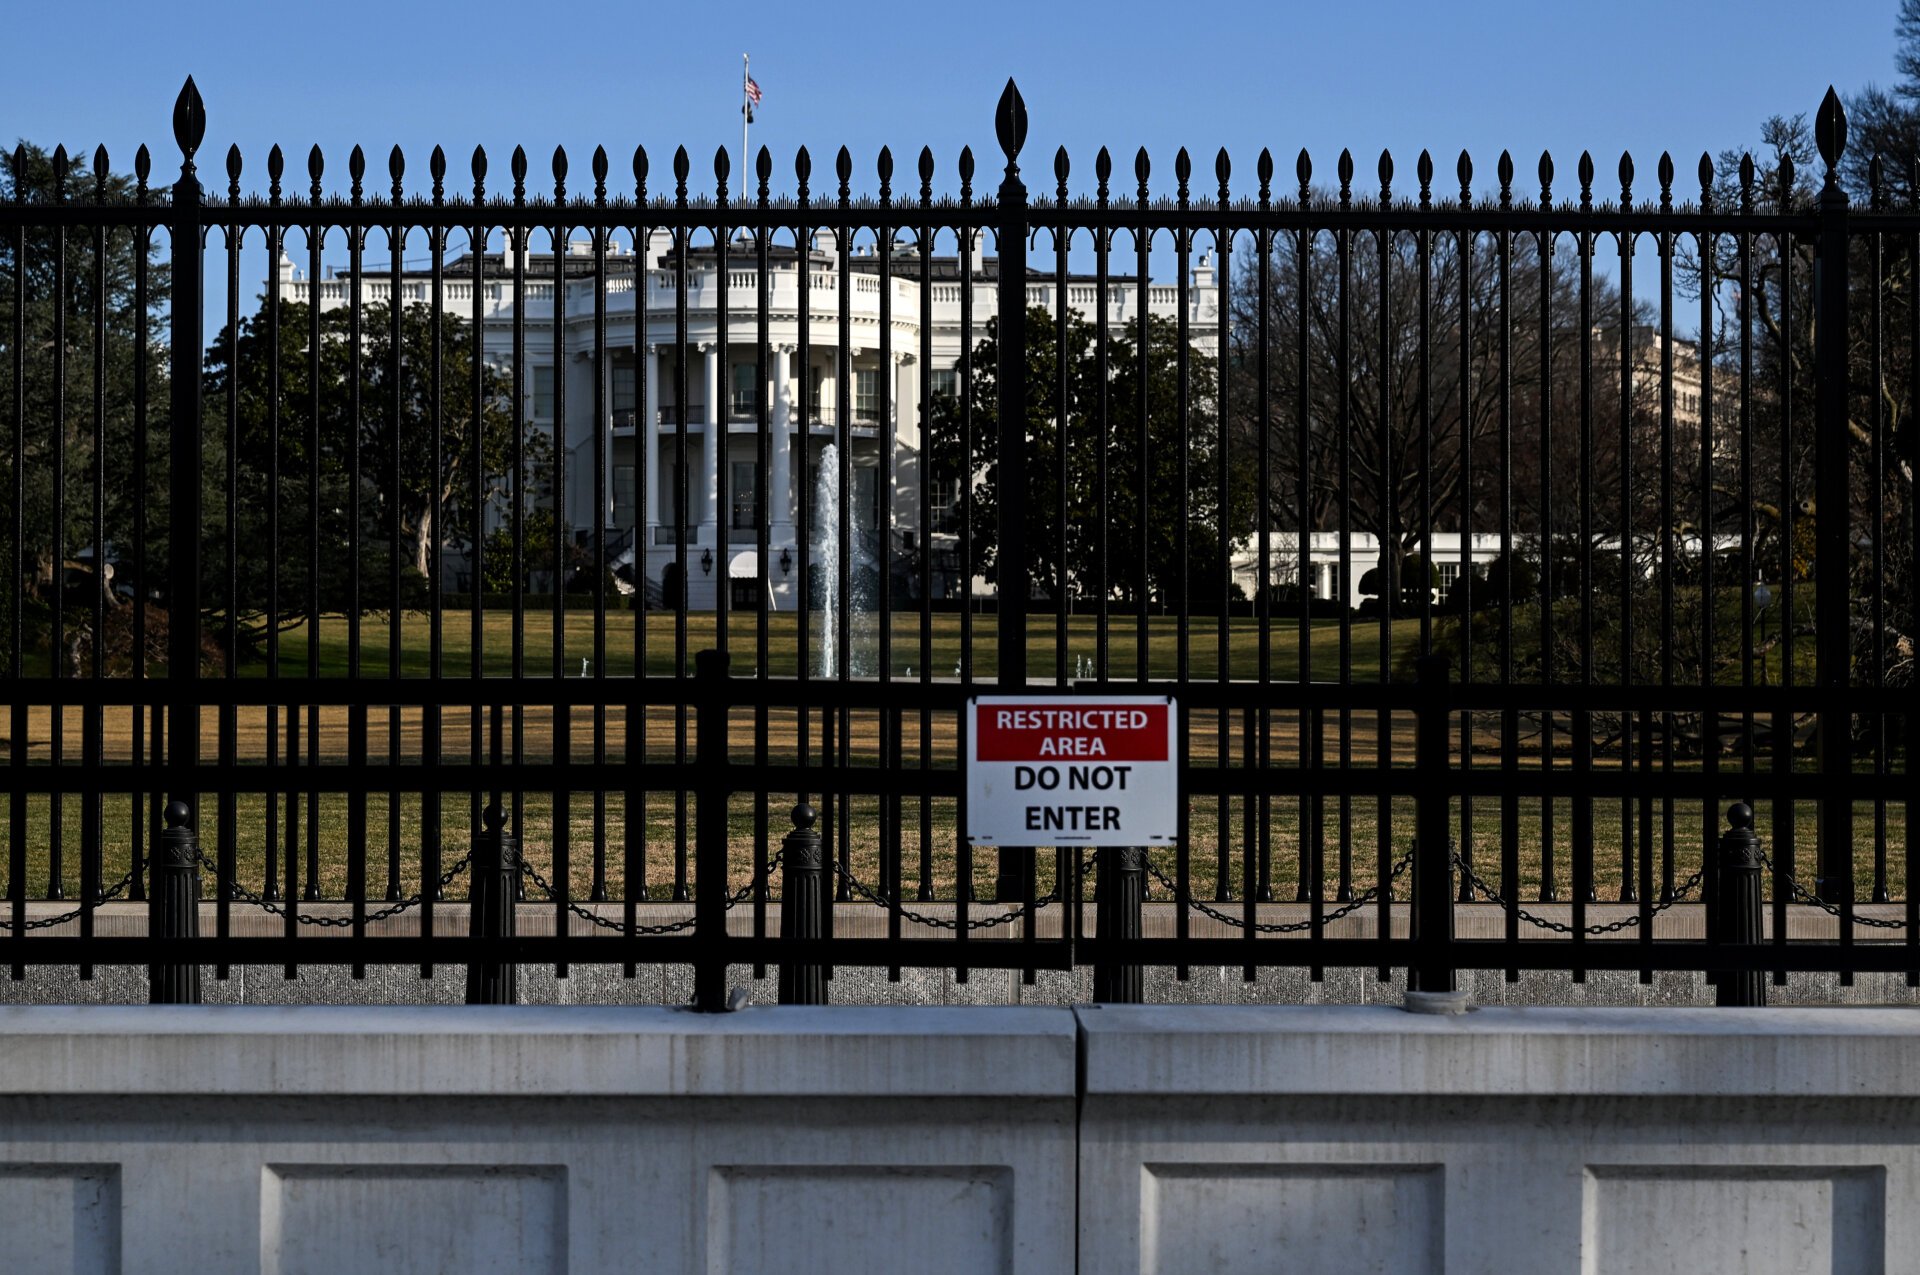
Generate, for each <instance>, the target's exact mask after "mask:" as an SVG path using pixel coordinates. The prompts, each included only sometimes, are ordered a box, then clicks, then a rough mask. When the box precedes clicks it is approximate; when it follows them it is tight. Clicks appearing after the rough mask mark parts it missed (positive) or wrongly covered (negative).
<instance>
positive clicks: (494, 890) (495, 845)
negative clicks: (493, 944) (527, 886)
mask: <svg viewBox="0 0 1920 1275" xmlns="http://www.w3.org/2000/svg"><path fill="white" fill-rule="evenodd" d="M482 819H483V820H484V824H485V826H484V827H482V829H481V830H480V832H479V833H477V834H476V835H475V836H474V839H473V869H472V886H471V889H470V891H469V894H468V898H469V900H470V907H471V911H470V913H469V915H468V919H467V934H468V935H469V936H470V937H472V938H476V939H510V938H512V937H513V936H514V906H513V905H514V883H515V880H516V878H518V877H519V875H520V841H519V838H517V837H515V836H514V835H513V834H512V833H511V832H508V831H507V827H506V825H507V813H506V811H504V810H502V809H501V808H500V803H499V802H498V801H495V802H494V803H493V804H492V805H490V806H488V807H487V810H486V813H485V814H484V815H483V816H482ZM519 999H520V977H519V966H517V965H515V964H514V963H513V961H512V960H511V959H510V958H509V959H506V960H500V959H496V958H494V957H492V956H489V957H488V958H486V959H484V960H474V961H471V962H469V963H468V965H467V1004H469V1005H513V1004H517V1003H518V1002H519Z"/></svg>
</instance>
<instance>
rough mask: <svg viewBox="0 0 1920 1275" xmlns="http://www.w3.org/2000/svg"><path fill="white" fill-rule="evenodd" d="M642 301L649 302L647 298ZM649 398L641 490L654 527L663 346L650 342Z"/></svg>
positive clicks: (643, 413) (644, 408)
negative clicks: (644, 475) (645, 483)
mask: <svg viewBox="0 0 1920 1275" xmlns="http://www.w3.org/2000/svg"><path fill="white" fill-rule="evenodd" d="M639 304H645V302H644V300H643V301H642V302H640V303H639ZM646 358H647V401H646V403H645V404H643V405H642V408H641V416H640V419H641V421H642V422H644V424H645V428H646V436H645V442H644V443H643V446H644V447H645V448H646V450H645V451H644V452H642V453H641V456H642V457H643V458H644V461H643V463H644V464H645V465H646V467H647V488H646V490H645V491H644V492H642V493H641V496H642V499H644V500H645V501H646V506H647V516H646V518H645V519H644V520H643V524H644V525H645V526H646V527H647V528H649V529H651V528H653V527H657V526H659V525H660V347H659V346H657V345H655V344H653V343H652V342H648V343H647V350H646ZM647 547H648V548H652V547H653V533H652V531H651V530H649V531H648V533H647Z"/></svg>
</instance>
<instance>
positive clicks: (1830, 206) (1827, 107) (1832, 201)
mask: <svg viewBox="0 0 1920 1275" xmlns="http://www.w3.org/2000/svg"><path fill="white" fill-rule="evenodd" d="M1814 132H1815V137H1816V140H1817V141H1818V143H1819V146H1820V157H1821V158H1822V159H1823V160H1825V161H1826V166H1827V172H1826V180H1825V183H1824V185H1823V186H1822V187H1821V191H1820V204H1819V218H1820V221H1819V239H1818V246H1817V251H1816V253H1815V256H1814V263H1813V294H1814V295H1813V305H1814V316H1813V343H1814V349H1813V363H1814V400H1813V408H1814V421H1813V426H1814V444H1813V454H1814V470H1815V478H1814V482H1815V484H1816V494H1815V498H1814V499H1815V510H1816V514H1815V519H1814V574H1815V579H1816V580H1817V581H1818V587H1817V589H1816V590H1815V594H1814V598H1815V608H1816V613H1815V627H1816V628H1817V630H1818V633H1819V636H1818V637H1817V639H1816V644H1817V645H1816V659H1817V668H1818V671H1817V673H1816V678H1817V685H1818V688H1819V701H1818V704H1819V715H1820V726H1819V730H1820V773H1821V778H1822V779H1823V780H1824V781H1825V783H1826V788H1825V790H1824V792H1823V795H1822V797H1821V799H1820V843H1819V844H1820V879H1819V892H1820V897H1821V898H1822V899H1824V900H1826V901H1827V902H1830V903H1838V904H1839V905H1840V907H1841V909H1842V917H1841V922H1840V941H1841V943H1842V944H1846V943H1850V942H1852V940H1853V799H1852V793H1851V791H1850V789H1849V788H1848V787H1847V784H1848V780H1849V778H1850V775H1851V772H1852V769H1853V740H1852V735H1853V719H1852V714H1851V712H1850V711H1849V709H1850V705H1849V702H1848V686H1849V684H1850V682H1851V680H1852V677H1851V664H1852V654H1853V651H1852V644H1853V633H1852V626H1851V615H1852V598H1851V597H1850V596H1849V592H1850V591H1849V575H1850V570H1849V568H1850V566H1851V558H1852V553H1853V546H1852V542H1851V532H1850V531H1849V527H1850V525H1851V522H1852V518H1851V513H1852V509H1851V505H1852V485H1851V483H1850V481H1849V473H1848V470H1849V464H1848V461H1849V457H1848V451H1849V446H1848V420H1847V338H1848V332H1847V305H1848V289H1847V283H1848V279H1847V249H1848V199H1847V192H1846V191H1845V190H1843V189H1842V188H1841V186H1840V182H1839V166H1840V159H1841V155H1842V154H1843V152H1844V151H1845V149H1846V145H1847V116H1846V110H1845V108H1844V107H1842V106H1841V104H1840V98H1839V96H1838V95H1837V94H1835V93H1834V91H1833V90H1832V89H1828V90H1827V96H1826V100H1825V101H1824V102H1822V103H1821V105H1820V112H1819V116H1818V118H1817V120H1816V123H1815V127H1814ZM1873 534H1874V535H1875V536H1876V537H1877V536H1879V535H1881V534H1882V533H1881V529H1880V528H1878V527H1876V528H1874V531H1873ZM1789 618H1790V617H1789Z"/></svg>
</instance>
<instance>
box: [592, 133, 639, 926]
mask: <svg viewBox="0 0 1920 1275" xmlns="http://www.w3.org/2000/svg"><path fill="white" fill-rule="evenodd" d="M610 238H611V231H610V227H609V226H608V225H607V152H606V148H605V147H595V148H594V152H593V395H592V403H593V483H592V492H593V525H592V530H591V532H590V533H589V534H590V536H591V538H592V539H591V544H592V546H593V560H592V565H591V566H590V567H589V570H591V571H592V572H593V575H592V580H593V680H594V690H595V695H594V697H593V764H594V765H595V766H596V767H599V766H604V765H606V764H607V692H606V677H607V525H608V523H609V522H611V521H612V518H613V511H612V510H611V509H609V508H608V506H607V498H608V492H607V464H608V457H607V449H608V444H609V441H610V440H609V439H608V434H609V433H610V432H611V431H612V429H613V418H612V416H611V414H610V412H609V409H608V404H607V244H608V240H609V239H610ZM636 282H637V280H636ZM644 305H646V296H645V293H644V292H641V291H639V290H636V291H635V293H634V307H635V313H636V315H637V314H638V311H639V308H640V307H642V306H644ZM635 414H636V415H638V413H637V411H636V413H635ZM634 436H635V437H636V438H637V437H638V436H639V435H638V432H637V431H636V433H635V435H634ZM633 552H634V553H635V555H636V556H635V558H634V561H635V563H636V564H638V563H640V562H641V561H643V559H642V558H640V557H639V556H638V555H639V547H638V545H634V546H633ZM638 580H639V577H638V576H636V582H637V581H638ZM636 596H638V595H636ZM635 623H639V614H638V608H635ZM639 673H640V670H638V669H636V670H635V676H638V675H639ZM587 898H588V899H590V900H591V901H592V902H595V903H605V902H606V901H607V790H606V789H605V788H603V787H601V786H600V785H599V784H598V783H596V784H595V785H594V789H593V880H592V882H591V883H590V884H589V885H588V887H587Z"/></svg>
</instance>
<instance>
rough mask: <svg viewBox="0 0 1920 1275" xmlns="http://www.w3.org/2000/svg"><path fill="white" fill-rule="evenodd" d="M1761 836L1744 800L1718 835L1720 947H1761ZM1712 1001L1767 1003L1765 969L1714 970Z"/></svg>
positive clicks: (1716, 904) (1716, 923) (1716, 914)
mask: <svg viewBox="0 0 1920 1275" xmlns="http://www.w3.org/2000/svg"><path fill="white" fill-rule="evenodd" d="M1761 888H1762V887H1761V881H1760V834H1759V833H1757V832H1755V831H1754V830H1753V808H1752V807H1751V806H1748V805H1747V804H1746V803H1745V802H1740V803H1737V804H1735V805H1734V807H1733V808H1732V809H1731V810H1728V811H1727V830H1726V832H1724V833H1722V834H1721V836H1720V892H1719V896H1718V897H1717V898H1716V899H1715V900H1714V904H1713V908H1714V936H1715V937H1716V938H1717V939H1718V940H1719V941H1720V942H1722V943H1740V944H1755V945H1757V944H1759V943H1762V942H1764V941H1765V940H1764V939H1763V938H1762V936H1761V919H1762V915H1763V913H1764V910H1765V900H1764V899H1762V898H1761ZM1713 1003H1714V1004H1716V1005H1764V1004H1766V1003H1767V979H1766V971H1764V970H1716V971H1714V993H1713Z"/></svg>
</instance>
